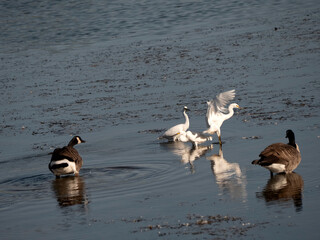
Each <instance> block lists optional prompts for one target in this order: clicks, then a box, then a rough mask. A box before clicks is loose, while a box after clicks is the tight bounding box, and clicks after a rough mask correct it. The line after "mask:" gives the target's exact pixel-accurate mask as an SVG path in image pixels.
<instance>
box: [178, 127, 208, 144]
mask: <svg viewBox="0 0 320 240" xmlns="http://www.w3.org/2000/svg"><path fill="white" fill-rule="evenodd" d="M175 140H176V141H179V142H192V145H193V147H194V148H197V147H198V144H200V143H204V142H206V141H212V137H211V136H207V135H204V134H202V133H193V132H191V131H187V132H180V134H179V135H177V137H176V138H175Z"/></svg>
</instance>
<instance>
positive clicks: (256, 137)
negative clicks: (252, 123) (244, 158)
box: [242, 136, 262, 140]
mask: <svg viewBox="0 0 320 240" xmlns="http://www.w3.org/2000/svg"><path fill="white" fill-rule="evenodd" d="M242 139H250V140H255V139H262V137H261V136H251V137H242Z"/></svg>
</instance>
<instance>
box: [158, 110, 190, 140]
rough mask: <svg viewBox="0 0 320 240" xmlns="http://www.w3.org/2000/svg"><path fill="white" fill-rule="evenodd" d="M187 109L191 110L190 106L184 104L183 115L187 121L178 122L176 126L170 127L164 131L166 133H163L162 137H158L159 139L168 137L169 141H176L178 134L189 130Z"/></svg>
mask: <svg viewBox="0 0 320 240" xmlns="http://www.w3.org/2000/svg"><path fill="white" fill-rule="evenodd" d="M187 111H190V110H189V108H187V107H186V106H184V107H183V115H184V117H185V119H186V121H185V123H181V124H178V125H176V126H173V127H171V128H169V129H168V130H167V131H165V132H164V134H162V135H161V136H160V137H158V139H162V138H166V139H168V140H169V141H175V140H176V137H177V135H178V134H180V132H185V131H187V130H188V128H189V117H188V115H187V113H186V112H187Z"/></svg>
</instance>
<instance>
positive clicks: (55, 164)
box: [49, 136, 85, 177]
mask: <svg viewBox="0 0 320 240" xmlns="http://www.w3.org/2000/svg"><path fill="white" fill-rule="evenodd" d="M83 142H85V141H84V140H82V139H81V138H80V137H79V136H75V137H73V138H72V139H71V141H70V142H69V144H68V146H65V147H63V148H56V149H55V150H54V151H53V153H52V157H51V161H50V163H49V169H50V171H51V172H52V173H53V174H55V175H56V177H60V175H66V174H75V175H78V174H79V171H80V168H81V167H82V164H83V160H82V158H81V156H80V154H79V153H78V151H77V150H76V149H75V148H74V145H76V144H80V143H83Z"/></svg>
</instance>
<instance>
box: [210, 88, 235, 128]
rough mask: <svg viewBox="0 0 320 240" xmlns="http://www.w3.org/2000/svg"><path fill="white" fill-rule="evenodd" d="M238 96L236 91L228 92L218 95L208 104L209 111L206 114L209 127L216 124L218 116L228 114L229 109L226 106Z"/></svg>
mask: <svg viewBox="0 0 320 240" xmlns="http://www.w3.org/2000/svg"><path fill="white" fill-rule="evenodd" d="M235 95H236V92H235V90H234V89H233V90H230V91H226V92H223V93H220V94H218V95H217V96H216V97H215V98H214V99H212V100H210V101H209V102H207V104H208V109H207V114H206V120H207V125H208V127H210V123H212V122H214V119H215V118H216V116H217V115H219V114H222V113H226V112H227V111H228V109H227V108H226V105H227V104H228V103H229V102H230V101H231V100H233V99H234V97H235Z"/></svg>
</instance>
